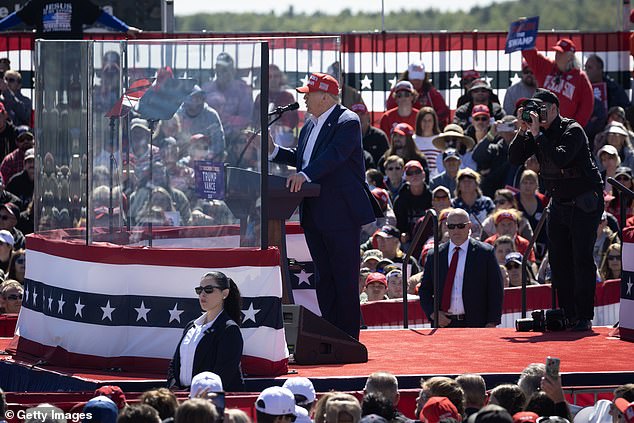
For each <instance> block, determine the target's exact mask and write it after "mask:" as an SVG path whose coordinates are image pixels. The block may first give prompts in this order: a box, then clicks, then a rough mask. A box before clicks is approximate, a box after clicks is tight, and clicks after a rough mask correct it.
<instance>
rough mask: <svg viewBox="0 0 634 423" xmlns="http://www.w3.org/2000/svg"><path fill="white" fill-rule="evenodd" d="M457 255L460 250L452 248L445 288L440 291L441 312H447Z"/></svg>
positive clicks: (456, 265)
mask: <svg viewBox="0 0 634 423" xmlns="http://www.w3.org/2000/svg"><path fill="white" fill-rule="evenodd" d="M459 253H460V248H459V247H456V248H454V250H453V256H452V257H451V263H450V264H449V271H448V272H447V277H446V278H445V286H444V288H443V290H442V302H441V305H440V309H441V310H442V311H449V305H450V304H451V290H452V289H453V280H454V278H455V277H456V268H457V267H458V255H459Z"/></svg>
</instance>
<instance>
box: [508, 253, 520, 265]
mask: <svg viewBox="0 0 634 423" xmlns="http://www.w3.org/2000/svg"><path fill="white" fill-rule="evenodd" d="M510 262H515V263H518V264H522V254H521V253H518V252H517V251H513V252H512V253H508V254H507V255H506V257H504V264H505V265H506V264H509V263H510Z"/></svg>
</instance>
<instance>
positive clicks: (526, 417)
mask: <svg viewBox="0 0 634 423" xmlns="http://www.w3.org/2000/svg"><path fill="white" fill-rule="evenodd" d="M538 418H539V416H538V415H537V413H533V412H532V411H519V412H517V413H515V414H513V423H536V422H537V419H538Z"/></svg>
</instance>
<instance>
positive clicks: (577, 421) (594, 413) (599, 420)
mask: <svg viewBox="0 0 634 423" xmlns="http://www.w3.org/2000/svg"><path fill="white" fill-rule="evenodd" d="M610 408H612V401H609V400H605V399H602V400H599V401H597V402H596V403H595V404H594V405H593V406H591V407H585V408H582V409H581V410H579V412H577V414H575V418H574V423H612V416H611V415H610Z"/></svg>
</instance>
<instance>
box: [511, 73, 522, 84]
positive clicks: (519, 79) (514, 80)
mask: <svg viewBox="0 0 634 423" xmlns="http://www.w3.org/2000/svg"><path fill="white" fill-rule="evenodd" d="M521 80H522V78H520V76H519V75H518V74H517V72H515V74H514V75H513V78H509V81H511V85H515V84H517V83H518V82H520V81H521Z"/></svg>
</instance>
